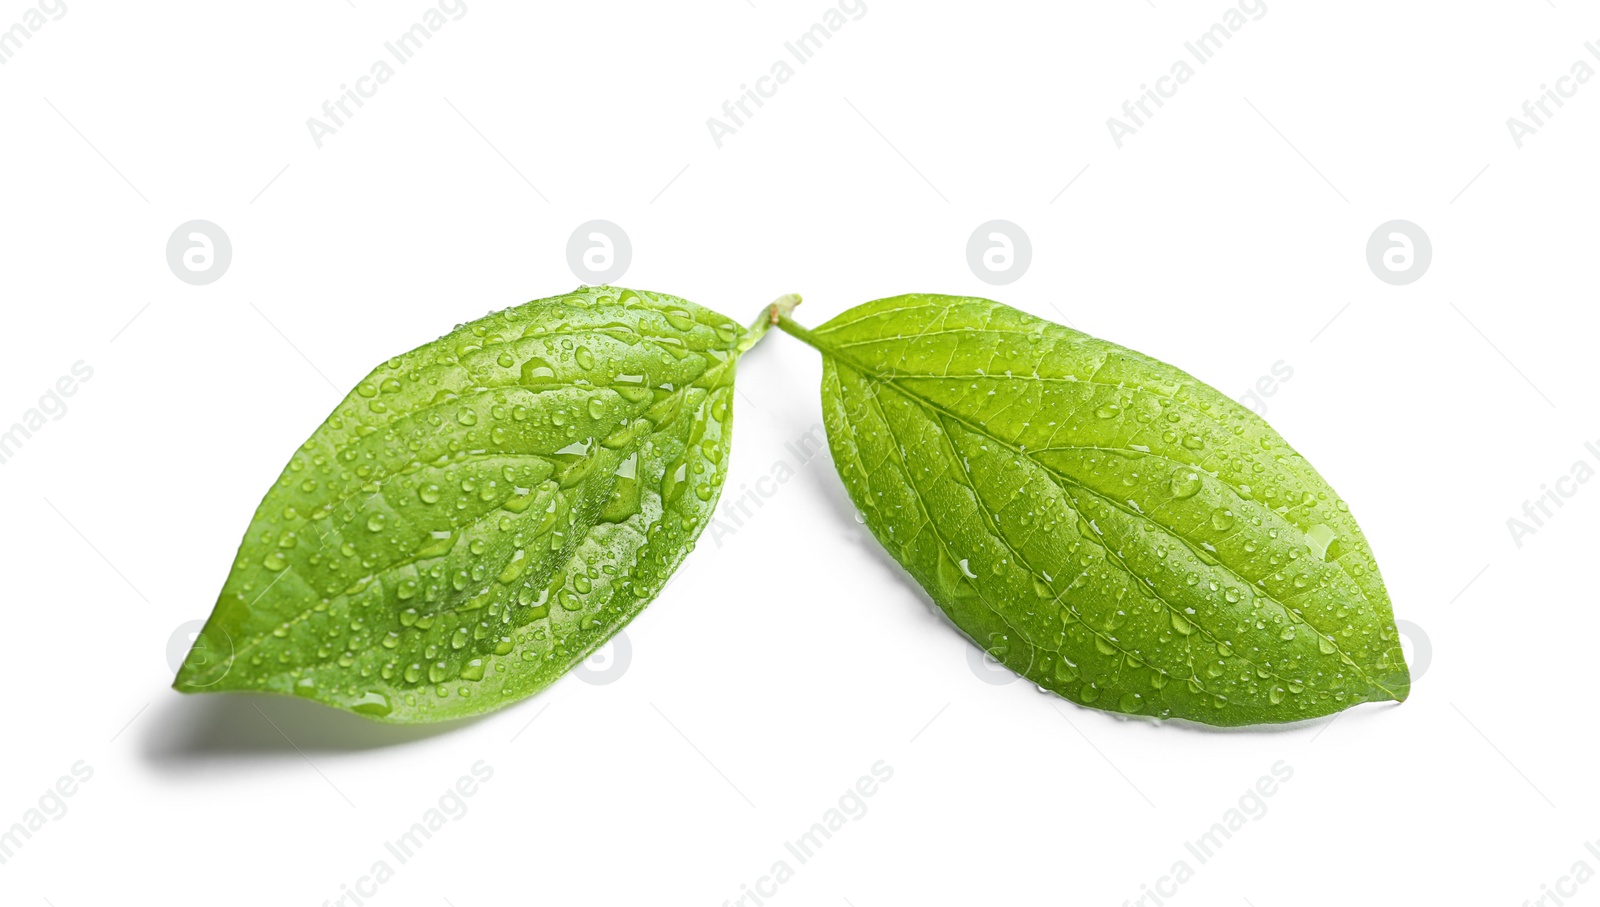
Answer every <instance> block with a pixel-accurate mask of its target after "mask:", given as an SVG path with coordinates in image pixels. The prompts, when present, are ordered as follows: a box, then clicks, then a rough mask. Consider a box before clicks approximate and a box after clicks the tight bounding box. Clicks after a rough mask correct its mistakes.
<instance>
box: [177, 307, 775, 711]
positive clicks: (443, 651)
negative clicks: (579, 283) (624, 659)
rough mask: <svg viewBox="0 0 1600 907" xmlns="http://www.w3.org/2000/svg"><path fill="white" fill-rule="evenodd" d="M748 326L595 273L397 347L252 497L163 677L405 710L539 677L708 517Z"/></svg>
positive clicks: (614, 611)
mask: <svg viewBox="0 0 1600 907" xmlns="http://www.w3.org/2000/svg"><path fill="white" fill-rule="evenodd" d="M764 330H765V322H763V323H762V324H761V326H760V327H759V328H758V329H757V330H755V331H746V330H745V329H743V328H740V327H739V326H738V325H736V324H734V323H733V322H731V321H729V320H728V319H727V318H725V317H723V316H722V315H719V314H717V313H716V312H713V311H710V310H708V309H705V308H701V307H700V306H697V305H695V304H693V303H691V302H687V301H685V300H682V299H679V298H677V297H674V296H667V295H664V294H660V293H646V292H640V291H634V290H626V289H621V288H617V287H595V288H583V289H579V290H576V291H574V292H573V293H571V294H568V295H566V296H559V297H552V298H550V299H541V300H536V301H534V302H529V303H527V304H525V305H520V306H516V307H514V308H509V309H506V310H504V311H501V312H497V313H494V314H491V315H489V316H488V317H486V318H483V319H480V320H478V321H474V322H472V323H470V324H466V325H462V326H460V327H458V328H457V329H456V330H454V331H452V332H451V333H449V334H447V335H445V336H444V337H442V338H440V339H438V340H436V341H434V342H432V343H429V344H427V345H425V346H422V347H419V348H417V349H415V350H412V351H411V352H409V353H406V354H404V355H402V356H397V357H395V358H393V359H390V360H389V361H388V362H386V363H384V364H383V365H381V366H379V367H378V368H376V369H374V370H373V372H372V373H371V374H370V375H368V376H367V377H366V379H364V380H363V381H362V382H361V383H360V384H359V385H357V386H356V388H355V390H354V391H352V392H351V393H350V394H349V396H347V397H345V399H344V400H343V402H341V403H340V404H339V406H338V407H337V408H336V409H335V410H334V411H333V414H332V415H330V416H329V417H328V419H327V421H325V422H324V423H323V424H322V425H321V427H319V428H318V429H317V430H316V431H315V432H314V433H313V434H312V435H311V438H310V439H309V440H307V441H306V442H305V443H304V444H302V445H300V448H299V450H297V451H296V452H295V454H294V457H293V458H292V459H291V460H290V461H289V464H288V466H287V467H286V468H285V469H284V470H283V474H282V475H281V476H280V477H279V478H278V481H277V482H275V483H274V484H273V486H272V488H271V489H270V490H269V491H268V492H267V494H266V497H265V498H263V499H262V501H261V505H260V507H259V508H258V509H257V511H256V514H255V517H254V519H252V520H251V522H250V528H249V530H248V531H247V532H246V533H245V537H244V541H243V543H241V544H240V546H239V553H238V556H237V557H236V558H235V559H234V562H233V565H232V569H231V570H230V571H229V574H228V579H227V582H226V583H225V584H224V586H223V588H222V593H221V595H220V597H219V598H218V600H217V604H216V608H215V610H214V611H213V612H212V615H211V618H210V620H209V621H208V622H207V623H206V625H205V629H204V630H203V631H202V632H201V635H200V638H199V639H198V640H197V641H196V644H195V647H194V650H193V651H191V652H190V654H189V657H188V660H187V661H186V662H185V664H184V665H183V667H182V669H181V670H180V671H179V672H178V677H177V680H176V682H175V683H174V684H173V685H174V686H175V687H176V688H177V689H179V690H182V691H185V692H200V691H215V690H255V691H263V692H273V693H294V694H297V695H300V696H305V697H308V698H310V699H314V700H316V701H318V702H322V703H326V704H328V705H331V706H336V707H339V708H344V709H349V710H351V711H354V712H357V713H359V714H362V715H366V716H369V717H372V718H377V719H381V720H385V721H391V722H399V723H419V722H429V721H440V720H444V719H448V718H459V717H463V716H467V715H473V714H477V713H481V712H486V711H489V710H491V709H495V708H499V707H501V706H504V705H507V704H508V703H511V702H515V701H516V700H519V699H521V698H523V697H525V696H528V695H530V694H532V693H534V692H536V691H538V690H540V689H542V688H544V687H546V686H548V685H549V684H550V683H552V682H553V681H554V680H555V679H556V678H558V677H560V676H561V675H562V674H563V673H565V672H566V671H567V669H568V668H570V667H572V666H573V665H574V664H576V663H578V662H580V661H582V660H583V659H584V658H585V657H587V656H588V655H589V654H590V653H591V652H593V651H594V650H595V649H596V648H598V647H599V646H600V645H602V644H603V643H604V642H605V641H606V640H607V639H609V638H610V637H611V636H612V635H613V634H615V633H616V632H617V631H618V630H620V629H621V628H622V627H623V626H624V625H625V624H627V623H628V621H629V620H631V619H632V618H633V617H634V616H635V615H636V614H638V613H639V612H640V611H641V610H642V609H643V608H644V606H645V605H646V604H647V603H649V601H650V600H651V599H652V598H654V597H655V595H656V594H657V593H658V592H660V591H661V588H662V587H663V586H664V585H665V584H666V581H667V579H668V577H669V576H670V575H671V574H672V571H673V570H674V569H675V568H676V567H677V566H678V564H679V563H680V562H681V561H682V560H683V558H684V556H685V555H686V554H687V553H688V551H689V549H690V547H692V546H693V544H694V541H695V538H696V537H697V536H698V535H699V534H700V530H701V529H702V528H704V526H705V525H706V523H707V521H708V520H709V518H710V516H711V512H712V508H713V506H714V505H715V503H716V499H717V495H718V493H719V491H720V490H721V486H722V481H723V477H724V475H725V473H726V470H727V463H728V442H729V431H730V429H731V416H732V405H731V404H732V399H731V398H732V396H733V378H734V366H735V362H736V360H737V358H738V354H739V353H740V352H742V351H743V350H744V349H747V348H748V347H749V346H750V344H752V343H753V342H754V341H755V339H756V338H757V337H758V336H759V333H760V331H764Z"/></svg>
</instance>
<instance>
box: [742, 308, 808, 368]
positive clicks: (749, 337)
mask: <svg viewBox="0 0 1600 907" xmlns="http://www.w3.org/2000/svg"><path fill="white" fill-rule="evenodd" d="M799 304H800V294H798V293H785V294H783V295H782V296H779V297H778V298H777V299H774V300H772V303H771V304H770V305H768V306H767V307H766V308H765V309H762V310H761V314H760V315H759V316H757V317H756V320H755V321H753V322H751V323H750V328H749V330H748V331H747V332H746V333H745V335H744V339H743V340H741V341H739V345H738V347H736V348H735V352H736V353H738V354H740V355H743V354H744V353H745V352H747V351H748V350H749V349H750V348H751V347H753V346H755V345H756V344H757V343H760V342H761V338H762V337H765V336H767V329H768V328H770V327H772V326H773V325H775V324H776V325H779V326H782V322H783V321H784V320H785V319H787V318H788V317H789V313H790V312H793V311H794V307H795V306H797V305H799ZM785 330H788V329H787V328H785Z"/></svg>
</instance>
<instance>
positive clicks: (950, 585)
mask: <svg viewBox="0 0 1600 907" xmlns="http://www.w3.org/2000/svg"><path fill="white" fill-rule="evenodd" d="M782 324H783V327H784V329H785V330H787V331H789V333H792V334H795V335H796V336H799V337H801V339H804V340H806V341H807V342H809V343H811V344H812V345H813V346H815V347H816V348H817V349H819V350H820V351H821V352H822V354H823V357H824V369H823V383H822V399H823V411H824V423H825V425H826V426H827V431H828V440H829V444H830V447H831V448H832V452H833V458H834V462H835V464H836V465H837V467H838V469H839V474H840V476H841V477H842V478H843V479H844V482H845V485H846V486H847V487H848V489H849V492H850V497H851V499H852V500H853V501H854V502H855V505H856V507H857V508H859V509H860V510H861V511H862V512H863V513H864V514H865V519H866V523H867V526H868V527H869V528H870V529H871V531H872V533H873V535H875V536H876V537H877V539H878V541H879V542H881V543H882V544H883V546H884V547H885V548H887V549H888V551H889V553H890V554H892V555H893V556H894V557H895V558H896V559H897V560H899V562H900V563H901V564H903V565H904V566H905V568H906V570H908V571H909V572H910V573H911V575H912V576H913V577H915V578H916V580H917V582H918V583H920V584H921V585H922V587H923V588H924V589H925V590H927V592H928V594H929V595H930V596H932V598H933V600H934V601H935V602H936V603H938V605H939V606H940V607H941V608H942V609H943V610H944V611H945V613H946V614H948V615H949V616H950V618H951V620H952V621H954V622H955V624H956V625H957V626H958V627H960V628H961V629H962V630H963V631H964V632H965V633H966V634H967V635H968V636H970V637H971V638H972V639H974V640H975V641H977V643H978V644H979V645H980V646H982V647H984V648H985V649H987V650H989V651H990V652H991V653H992V654H993V655H994V656H995V657H996V658H998V659H999V660H1000V661H1002V662H1004V663H1005V664H1006V665H1008V666H1009V667H1011V668H1012V669H1013V670H1015V671H1017V672H1018V673H1020V674H1022V675H1023V676H1025V677H1027V678H1028V679H1029V680H1032V681H1034V682H1035V683H1037V684H1038V685H1040V686H1042V687H1045V688H1047V689H1049V690H1053V691H1055V692H1056V693H1059V694H1060V695H1062V696H1064V697H1066V698H1068V699H1071V700H1073V701H1074V702H1078V703H1082V704H1084V705H1087V706H1091V707H1094V708H1099V709H1106V710H1109V711H1116V712H1125V713H1133V714H1140V715H1152V716H1159V717H1176V718H1185V719H1189V720H1192V721H1197V722H1203V723H1206V724H1214V725H1244V724H1257V723H1263V722H1282V721H1293V720H1297V719H1302V718H1309V717H1313V716H1318V715H1326V714H1328V713H1331V712H1335V711H1338V710H1340V709H1343V708H1346V707H1348V706H1351V705H1354V704H1356V703H1360V702H1370V701H1379V700H1391V699H1393V700H1399V699H1404V698H1405V696H1406V694H1407V692H1408V690H1409V687H1410V680H1409V676H1408V672H1407V669H1406V664H1405V661H1404V658H1403V657H1402V655H1401V650H1400V645H1399V637H1398V633H1397V631H1396V628H1395V624H1394V617H1393V614H1392V611H1391V609H1390V603H1389V596H1388V594H1387V592H1386V591H1385V590H1384V586H1383V581H1382V578H1381V577H1380V576H1379V573H1378V566H1377V563H1376V562H1375V561H1374V560H1373V556H1372V552H1371V550H1370V549H1369V548H1368V546H1367V541H1366V539H1365V538H1364V537H1363V536H1362V534H1361V530H1360V529H1359V528H1358V527H1357V526H1356V522H1355V519H1354V518H1353V517H1352V516H1351V515H1350V513H1349V511H1348V508H1347V507H1346V505H1345V503H1344V501H1342V500H1341V499H1340V498H1339V497H1338V495H1336V494H1335V493H1334V491H1333V489H1331V488H1329V487H1328V484H1327V482H1325V481H1323V479H1322V477H1321V476H1319V475H1318V474H1317V472H1316V471H1315V470H1314V469H1312V467H1311V464H1310V463H1308V462H1306V460H1305V459H1304V458H1303V457H1301V456H1300V455H1299V454H1297V453H1296V452H1295V451H1294V450H1293V449H1292V448H1290V447H1289V445H1288V444H1287V443H1285V441H1284V440H1283V438H1282V437H1280V436H1279V435H1278V434H1277V432H1275V431H1273V430H1272V428H1271V427H1270V426H1268V425H1267V424H1266V423H1265V422H1264V421H1262V420H1261V419H1260V418H1258V417H1257V416H1256V415H1255V414H1254V413H1252V412H1250V411H1249V410H1247V409H1245V408H1244V407H1243V406H1241V405H1239V404H1238V403H1236V402H1235V401H1233V400H1232V399H1230V398H1228V397H1227V396H1226V395H1224V394H1221V393H1218V392H1217V391H1216V390H1214V389H1212V388H1211V387H1208V386H1206V385H1205V384H1202V383H1201V382H1199V381H1197V380H1195V379H1194V378H1193V377H1191V376H1189V375H1187V374H1185V373H1184V372H1181V371H1179V370H1178V369H1175V368H1173V367H1171V366H1169V365H1166V364H1164V363H1161V362H1158V361H1156V360H1154V359H1151V358H1149V357H1147V356H1143V355H1140V354H1139V353H1135V352H1133V351H1131V350H1127V349H1124V348H1122V347H1119V346H1116V345H1115V344H1111V343H1107V342H1105V341H1102V340H1097V339H1095V338H1093V337H1089V336H1087V335H1084V334H1081V333H1079V332H1077V331H1074V330H1070V329H1068V328H1065V327H1062V326H1060V325H1056V324H1052V323H1050V322H1047V321H1043V320H1041V319H1038V318H1035V317H1033V316H1031V315H1028V314H1027V313H1024V312H1021V311H1018V310H1016V309H1013V308H1010V307H1008V306H1004V305H1001V304H999V303H996V302H991V301H989V300H984V299H972V298H959V297H949V296H933V295H914V296H899V297H895V298H892V299H882V300H878V301H876V302H871V303H868V304H866V305H863V306H859V307H857V308H855V309H852V310H850V311H848V312H845V313H844V314H842V315H840V316H839V317H837V318H835V319H833V320H832V321H829V322H828V323H827V324H825V325H823V326H821V327H819V328H817V329H816V330H814V331H807V330H805V329H804V328H801V327H799V326H797V325H795V324H794V323H793V322H791V321H788V320H787V319H785V320H784V321H783V323H782Z"/></svg>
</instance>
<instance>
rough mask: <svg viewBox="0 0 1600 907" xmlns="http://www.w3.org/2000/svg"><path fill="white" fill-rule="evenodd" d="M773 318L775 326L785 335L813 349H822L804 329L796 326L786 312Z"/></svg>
mask: <svg viewBox="0 0 1600 907" xmlns="http://www.w3.org/2000/svg"><path fill="white" fill-rule="evenodd" d="M773 317H774V319H775V320H774V322H773V323H774V324H776V325H777V326H778V328H779V329H780V330H782V331H783V332H784V333H785V334H788V335H790V336H792V337H795V338H798V339H799V340H801V341H803V342H804V343H805V344H806V345H807V346H810V347H811V348H813V349H816V350H821V349H822V347H821V346H820V345H818V342H817V338H816V337H815V336H814V335H813V334H812V333H811V332H810V331H809V330H807V329H806V328H805V327H803V326H801V325H799V324H796V323H795V321H794V320H793V319H792V318H790V317H789V313H788V312H780V313H778V314H776V315H774V316H773Z"/></svg>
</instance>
